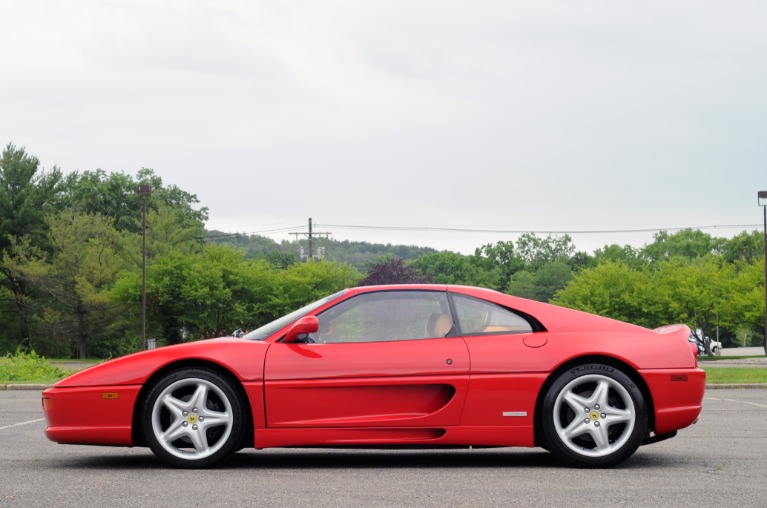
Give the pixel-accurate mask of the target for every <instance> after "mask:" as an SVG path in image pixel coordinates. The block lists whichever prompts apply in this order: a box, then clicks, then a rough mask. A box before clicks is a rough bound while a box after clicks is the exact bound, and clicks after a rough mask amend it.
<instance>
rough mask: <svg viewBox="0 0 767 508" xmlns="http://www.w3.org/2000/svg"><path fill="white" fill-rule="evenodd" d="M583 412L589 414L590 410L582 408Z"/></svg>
mask: <svg viewBox="0 0 767 508" xmlns="http://www.w3.org/2000/svg"><path fill="white" fill-rule="evenodd" d="M583 412H584V413H590V412H591V409H589V408H587V407H584V408H583Z"/></svg>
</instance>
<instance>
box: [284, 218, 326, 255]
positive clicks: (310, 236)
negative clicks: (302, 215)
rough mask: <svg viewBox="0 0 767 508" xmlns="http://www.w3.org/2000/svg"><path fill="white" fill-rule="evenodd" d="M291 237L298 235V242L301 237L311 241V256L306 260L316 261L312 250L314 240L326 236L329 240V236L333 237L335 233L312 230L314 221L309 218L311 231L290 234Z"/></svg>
mask: <svg viewBox="0 0 767 508" xmlns="http://www.w3.org/2000/svg"><path fill="white" fill-rule="evenodd" d="M290 234H291V235H296V240H297V239H298V237H299V236H305V237H307V238H308V239H309V255H308V256H307V257H306V260H307V261H308V260H310V259H314V257H313V256H314V250H312V240H313V239H314V237H315V236H325V238H327V237H328V236H330V235H332V234H333V233H327V232H317V231H314V230H312V219H311V217H310V218H309V231H308V232H307V231H301V232H298V233H290Z"/></svg>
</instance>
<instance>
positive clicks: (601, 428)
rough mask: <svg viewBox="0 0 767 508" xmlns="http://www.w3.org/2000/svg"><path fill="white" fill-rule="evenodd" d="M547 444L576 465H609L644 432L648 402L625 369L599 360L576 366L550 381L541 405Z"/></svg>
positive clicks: (630, 451) (619, 459)
mask: <svg viewBox="0 0 767 508" xmlns="http://www.w3.org/2000/svg"><path fill="white" fill-rule="evenodd" d="M540 416H541V418H540V424H541V426H542V430H543V439H544V441H545V444H546V448H547V449H548V450H550V451H551V452H552V453H553V454H554V455H555V456H556V457H557V458H558V459H559V460H560V461H562V462H564V463H565V464H568V465H571V466H577V467H611V466H614V465H616V464H619V463H620V462H623V461H624V460H626V459H627V458H628V457H630V456H631V455H632V454H633V453H634V452H635V451H636V449H637V448H638V447H639V445H640V444H641V442H642V440H643V439H644V437H645V434H646V433H647V402H646V401H645V398H644V396H643V395H642V392H641V391H640V390H639V388H638V387H637V386H636V384H635V383H634V382H633V381H632V380H631V378H630V377H628V376H627V375H626V374H625V373H624V372H622V371H621V370H619V369H616V368H615V367H611V366H609V365H602V364H589V365H580V366H578V367H574V368H572V369H570V370H568V371H566V372H564V373H562V374H561V375H560V376H559V377H558V378H557V379H556V380H555V381H554V382H553V383H552V385H551V386H550V388H549V390H548V392H547V393H546V395H545V397H544V399H543V404H542V408H541V415H540Z"/></svg>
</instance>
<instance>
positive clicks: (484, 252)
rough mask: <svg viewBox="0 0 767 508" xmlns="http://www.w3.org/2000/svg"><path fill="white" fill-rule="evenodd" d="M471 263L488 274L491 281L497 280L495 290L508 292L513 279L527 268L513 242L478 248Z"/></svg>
mask: <svg viewBox="0 0 767 508" xmlns="http://www.w3.org/2000/svg"><path fill="white" fill-rule="evenodd" d="M469 260H470V263H471V264H473V265H474V266H476V267H477V268H478V269H480V270H483V271H485V272H487V273H488V276H489V280H495V281H496V282H495V283H494V284H493V286H494V289H496V290H498V291H501V292H506V291H508V289H509V284H510V283H511V280H512V277H513V276H514V274H515V273H517V272H518V271H520V270H522V269H523V268H524V267H525V261H524V260H523V259H522V256H520V255H519V254H518V253H517V251H516V249H515V248H514V243H513V242H508V241H506V242H497V243H495V245H493V244H490V243H488V244H486V245H483V246H482V247H478V248H477V249H476V250H475V251H474V255H473V256H471V257H470V258H469Z"/></svg>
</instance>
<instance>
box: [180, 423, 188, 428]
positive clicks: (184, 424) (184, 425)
mask: <svg viewBox="0 0 767 508" xmlns="http://www.w3.org/2000/svg"><path fill="white" fill-rule="evenodd" d="M187 425H189V423H188V422H183V423H182V424H181V426H182V427H186V426H187Z"/></svg>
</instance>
